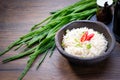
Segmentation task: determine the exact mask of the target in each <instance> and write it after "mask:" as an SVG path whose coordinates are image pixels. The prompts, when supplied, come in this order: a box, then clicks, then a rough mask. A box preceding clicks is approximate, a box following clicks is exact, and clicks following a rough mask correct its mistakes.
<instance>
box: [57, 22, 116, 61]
mask: <svg viewBox="0 0 120 80" xmlns="http://www.w3.org/2000/svg"><path fill="white" fill-rule="evenodd" d="M75 22H79V23H81V22H86V23H95V24H100V25H102V26H101V27H103V28H104V29H106V30H107V32H108V34H109V36H110V37H111V41H112V43H111V46H110V48H109V49H107V51H106V52H105V54H102V55H100V56H96V57H92V58H81V57H78V56H74V55H72V54H69V53H67V52H66V51H65V50H63V48H62V46H61V45H60V44H59V42H58V34H59V33H60V32H61V30H63V29H64V28H66V27H68V26H69V25H71V24H72V23H75ZM55 44H56V47H57V49H58V51H60V54H62V55H65V56H68V57H70V58H74V59H79V60H85V61H89V60H95V59H98V58H101V57H106V56H108V55H109V54H111V51H112V50H113V48H114V47H115V37H114V35H113V32H112V31H110V29H109V28H108V26H107V25H105V24H103V23H102V22H99V21H90V20H76V21H72V22H70V23H68V24H66V25H64V26H63V27H62V28H61V29H59V30H58V31H57V33H56V35H55Z"/></svg>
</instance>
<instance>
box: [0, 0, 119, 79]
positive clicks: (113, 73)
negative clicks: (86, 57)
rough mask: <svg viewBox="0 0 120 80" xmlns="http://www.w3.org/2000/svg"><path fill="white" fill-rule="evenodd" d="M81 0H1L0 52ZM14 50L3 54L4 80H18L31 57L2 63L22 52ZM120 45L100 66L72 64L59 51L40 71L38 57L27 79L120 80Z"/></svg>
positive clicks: (0, 70) (0, 69)
mask: <svg viewBox="0 0 120 80" xmlns="http://www.w3.org/2000/svg"><path fill="white" fill-rule="evenodd" d="M76 1H78V0H0V51H3V50H4V49H5V48H6V47H7V46H8V45H9V44H10V43H11V42H13V41H14V40H16V39H18V38H19V37H20V36H22V35H24V34H26V33H28V31H29V30H30V28H31V27H32V26H33V25H34V24H36V23H38V22H40V21H41V20H43V19H45V18H46V17H48V16H49V15H50V14H49V12H50V11H54V10H57V9H60V8H63V7H65V6H67V5H70V4H72V3H74V2H76ZM21 50H22V49H20V50H18V51H16V52H14V51H12V50H11V51H10V52H8V53H7V54H5V55H3V56H2V57H0V80H17V78H18V77H19V75H20V74H21V72H22V71H23V69H24V67H25V66H26V63H27V60H28V57H25V58H22V59H19V60H16V61H12V62H9V63H7V64H2V62H1V61H2V60H3V59H5V58H7V57H9V56H12V55H15V54H18V53H19V52H20V51H21ZM119 52H120V44H119V43H117V42H116V45H115V49H114V50H113V52H112V53H113V54H112V55H111V56H110V57H109V58H108V59H107V60H105V61H103V62H102V63H100V64H98V65H94V66H89V67H84V66H77V65H73V64H70V63H69V62H68V61H67V60H66V59H65V58H64V57H62V56H61V55H60V54H59V52H58V51H57V50H55V51H54V54H53V56H52V57H51V58H49V57H47V59H46V60H45V61H44V63H43V64H42V65H41V66H40V68H39V69H38V70H36V66H37V62H38V61H37V60H36V63H35V64H34V65H33V67H32V68H31V69H30V70H29V72H28V74H27V75H26V76H25V77H24V79H23V80H120V54H119Z"/></svg>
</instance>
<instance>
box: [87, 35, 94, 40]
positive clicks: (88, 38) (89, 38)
mask: <svg viewBox="0 0 120 80" xmlns="http://www.w3.org/2000/svg"><path fill="white" fill-rule="evenodd" d="M93 36H94V34H93V33H92V34H89V35H88V36H87V39H86V40H88V41H89V40H91V38H92V37H93Z"/></svg>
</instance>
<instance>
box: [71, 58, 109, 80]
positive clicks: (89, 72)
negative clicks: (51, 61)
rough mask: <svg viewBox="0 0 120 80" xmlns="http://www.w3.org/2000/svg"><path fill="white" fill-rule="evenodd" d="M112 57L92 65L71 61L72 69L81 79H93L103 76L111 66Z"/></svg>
mask: <svg viewBox="0 0 120 80" xmlns="http://www.w3.org/2000/svg"><path fill="white" fill-rule="evenodd" d="M109 61H110V58H107V59H105V60H103V61H101V62H99V63H96V64H92V65H80V64H74V63H71V62H69V65H70V67H71V69H72V70H73V72H74V74H75V75H76V76H77V77H78V78H79V79H84V80H86V79H87V80H91V79H92V80H93V79H98V78H100V77H102V76H103V75H104V74H105V72H106V71H107V69H108V67H109V66H110V63H109Z"/></svg>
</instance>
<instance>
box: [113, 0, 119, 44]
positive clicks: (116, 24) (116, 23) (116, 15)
mask: <svg viewBox="0 0 120 80" xmlns="http://www.w3.org/2000/svg"><path fill="white" fill-rule="evenodd" d="M113 32H114V34H115V37H116V40H117V41H118V42H120V0H117V2H116V4H115V7H114V22H113Z"/></svg>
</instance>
